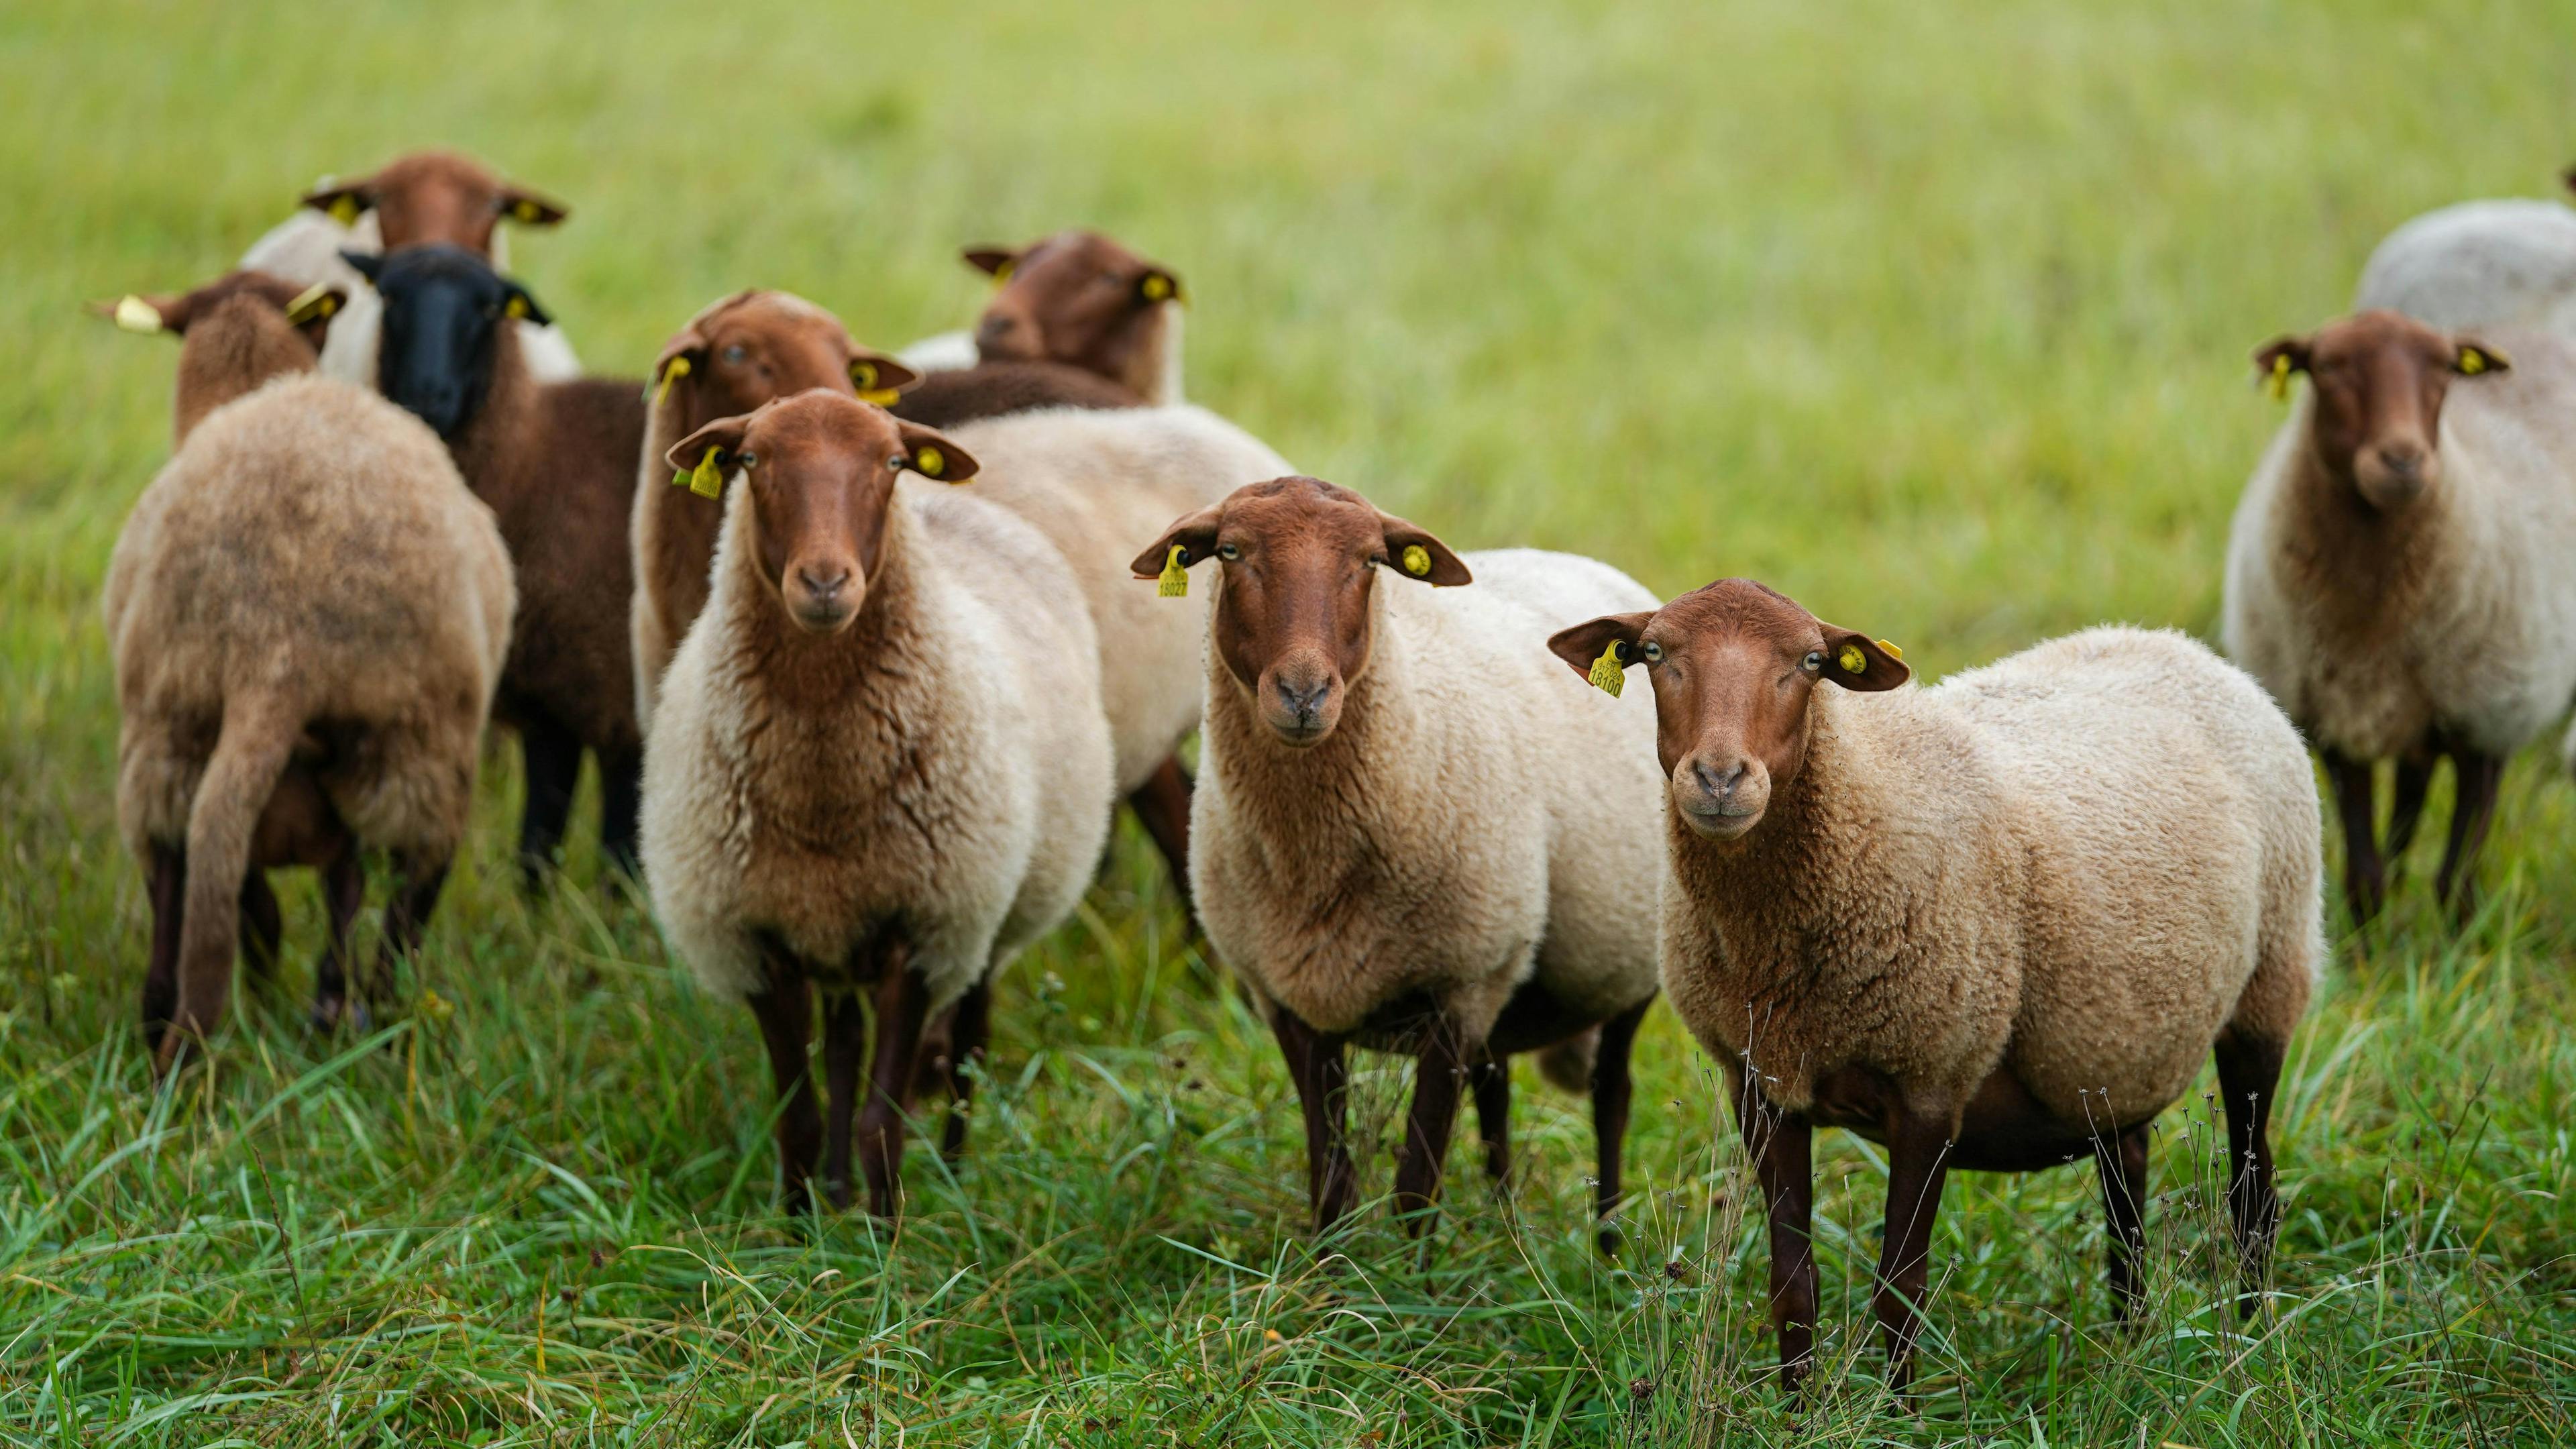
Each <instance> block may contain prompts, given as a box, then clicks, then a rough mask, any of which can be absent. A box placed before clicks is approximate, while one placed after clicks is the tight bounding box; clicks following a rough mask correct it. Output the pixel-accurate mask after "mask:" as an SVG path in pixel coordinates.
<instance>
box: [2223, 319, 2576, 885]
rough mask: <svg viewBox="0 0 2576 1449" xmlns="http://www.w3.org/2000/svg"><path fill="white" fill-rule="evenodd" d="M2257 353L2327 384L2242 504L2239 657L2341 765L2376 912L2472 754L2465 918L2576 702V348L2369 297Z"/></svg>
mask: <svg viewBox="0 0 2576 1449" xmlns="http://www.w3.org/2000/svg"><path fill="white" fill-rule="evenodd" d="M2488 336H2492V337H2493V338H2494V341H2495V343H2496V344H2499V345H2490V343H2489V342H2487V341H2485V340H2481V339H2482V338H2485V337H2488ZM2508 353H2509V355H2508ZM2255 365H2256V366H2257V368H2258V369H2260V370H2261V371H2262V372H2263V373H2264V374H2265V375H2266V376H2269V377H2273V378H2275V379H2277V380H2278V381H2279V382H2281V383H2282V384H2283V385H2284V386H2286V384H2287V382H2288V380H2289V377H2290V375H2291V374H2292V373H2305V374H2307V375H2308V376H2309V379H2310V386H2309V388H2308V389H2307V395H2306V396H2305V397H2303V398H2301V399H2300V401H2299V404H2298V407H2297V409H2296V410H2295V411H2294V412H2293V414H2292V415H2291V418H2290V420H2289V421H2288V422H2287V423H2285V424H2283V425H2282V428H2281V430H2280V432H2279V433H2278V434H2277V435H2276V436H2275V437H2274V439H2273V441H2272V446H2271V448H2270V450H2269V451H2268V452H2267V453H2266V454H2265V455H2264V458H2263V461H2262V463H2261V464H2260V465H2259V466H2258V467H2257V468H2256V469H2255V472H2254V476H2253V478H2252V479H2251V480H2250V481H2249V482H2248V483H2247V484H2246V488H2245V496H2244V499H2243V501H2242V502H2241V503H2239V504H2238V506H2237V510H2236V522H2235V526H2234V529H2233V532H2232V534H2231V535H2230V538H2229V541H2228V550H2227V595H2226V606H2225V615H2224V621H2223V634H2224V637H2225V641H2226V646H2227V652H2228V653H2229V654H2230V655H2232V656H2233V657H2234V658H2235V659H2236V661H2237V662H2238V663H2240V664H2242V665H2244V666H2245V667H2246V669H2248V670H2250V671H2251V672H2252V673H2253V675H2254V677H2255V678H2257V679H2259V680H2261V681H2262V682H2263V685H2264V687H2265V688H2266V689H2269V690H2270V691H2271V692H2272V696H2273V698H2275V699H2278V700H2279V701H2280V702H2281V707H2282V708H2283V709H2284V710H2287V711H2288V712H2289V716H2290V718H2291V720H2292V721H2293V722H2294V723H2296V724H2297V725H2298V726H2299V728H2300V729H2301V730H2302V731H2303V732H2305V733H2306V735H2307V736H2308V738H2309V740H2310V742H2311V743H2313V744H2314V745H2315V746H2316V747H2317V750H2318V752H2319V753H2320V754H2321V755H2323V756H2324V759H2325V766H2326V773H2327V775H2328V777H2329V779H2330V780H2331V781H2332V784H2333V787H2334V794H2335V807H2336V813H2337V814H2338V815H2340V816H2341V817H2342V820H2343V834H2344V844H2345V851H2344V894H2345V898H2346V901H2347V903H2348V904H2349V905H2350V907H2351V909H2352V915H2353V919H2354V920H2355V921H2356V922H2366V921H2368V920H2369V919H2370V918H2371V917H2372V916H2374V915H2376V914H2377V913H2378V911H2379V908H2380V905H2381V903H2382V901H2383V900H2384V898H2385V896H2386V892H2387V871H2388V868H2389V866H2390V865H2391V864H2393V863H2394V862H2395V861H2396V860H2398V859H2399V858H2401V857H2402V856H2403V854H2404V853H2405V850H2406V847H2407V845H2408V843H2409V842H2410V841H2411V839H2412V838H2413V835H2414V831H2415V825H2416V822H2417V819H2418V818H2419V816H2420V814H2421V812H2422V809H2423V805H2424V795H2425V790H2426V787H2427V785H2428V783H2429V781H2430V779H2431V777H2432V773H2433V767H2434V764H2435V762H2436V761H2437V760H2438V759H2439V758H2441V757H2443V756H2448V757H2449V759H2450V761H2451V764H2452V770H2453V773H2454V776H2455V777H2456V779H2457V782H2458V786H2459V788H2458V790H2457V792H2456V800H2455V803H2454V805H2453V808H2452V812H2451V828H2450V841H2449V845H2448V848H2447V849H2446V850H2445V852H2444V853H2443V858H2442V866H2441V871H2440V874H2439V876H2438V877H2437V890H2438V893H2439V895H2440V898H2441V899H2442V900H2443V902H2444V903H2445V904H2447V905H2448V906H2449V907H2450V909H2451V911H2452V913H2453V915H2454V917H2455V918H2457V919H2463V920H2464V919H2466V918H2467V917H2468V915H2469V914H2471V913H2472V912H2473V911H2474V909H2475V906H2476V900H2477V884H2476V873H2477V857H2478V852H2479V848H2480V846H2481V845H2482V843H2483V842H2484V840H2485V837H2486V833H2487V827H2488V824H2489V822H2490V821H2491V820H2492V818H2493V815H2494V810H2495V802H2496V790H2497V786H2498V784H2499V782H2500V781H2501V779H2502V777H2503V774H2504V764H2505V761H2506V759H2507V758H2508V757H2510V756H2511V755H2512V754H2513V753H2514V751H2516V750H2518V749H2520V748H2521V747H2522V746H2523V745H2524V744H2526V743H2528V742H2529V741H2530V740H2532V739H2533V738H2534V737H2535V736H2537V735H2539V734H2540V733H2541V732H2542V731H2543V730H2545V729H2546V728H2548V727H2549V725H2550V724H2551V722H2552V721H2554V720H2556V719H2558V718H2559V717H2560V716H2562V715H2564V714H2565V713H2566V712H2567V709H2568V706H2569V704H2570V703H2571V701H2576V569H2571V568H2570V567H2569V560H2570V559H2576V348H2571V347H2570V345H2569V344H2568V343H2566V342H2563V341H2560V340H2559V339H2558V338H2556V337H2554V336H2550V335H2547V334H2543V333H2537V332H2515V333H2502V334H2480V337H2479V338H2471V337H2466V336H2460V335H2455V334H2449V333H2444V332H2441V331H2437V330H2435V329H2433V328H2431V327H2428V326H2426V325H2424V324H2423V323H2421V322H2417V321H2414V320H2412V319H2409V318H2406V317H2402V316H2399V315H2398V314H2396V313H2393V312H2366V313H2363V314H2361V315H2360V316H2357V317H2352V318H2347V319H2345V320H2343V321H2339V322H2335V323H2333V324H2330V325H2329V326H2327V327H2325V328H2323V329H2321V330H2320V331H2318V332H2317V333H2316V334H2314V335H2313V336H2309V337H2284V338H2281V339H2278V340H2277V341H2274V342H2272V343H2270V344H2268V345H2266V346H2265V347H2263V348H2262V349H2260V350H2259V351H2257V352H2256V354H2255ZM2569 746H2570V748H2571V750H2576V735H2571V736H2570V739H2569ZM2383 759H2394V760H2396V762H2397V769H2396V803H2395V806H2394V808H2393V810H2392V813H2391V816H2390V819H2389V824H2388V833H2387V837H2386V845H2385V853H2384V855H2383V851H2382V847H2381V845H2380V843H2379V842H2378V841H2376V840H2374V839H2373V834H2374V831H2373V825H2374V822H2375V819H2376V813H2375V807H2376V800H2375V798H2374V797H2375V796H2376V794H2377V783H2376V779H2375V774H2376V767H2377V762H2378V761H2380V760H2383Z"/></svg>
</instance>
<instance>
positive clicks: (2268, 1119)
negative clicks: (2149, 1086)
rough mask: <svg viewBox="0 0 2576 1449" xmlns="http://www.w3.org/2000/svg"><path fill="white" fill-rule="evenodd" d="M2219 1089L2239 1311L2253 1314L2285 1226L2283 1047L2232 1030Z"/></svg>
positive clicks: (2221, 1049)
mask: <svg viewBox="0 0 2576 1449" xmlns="http://www.w3.org/2000/svg"><path fill="white" fill-rule="evenodd" d="M2212 1054H2213V1055H2215V1056H2216V1057H2217V1059H2218V1091H2219V1096H2220V1099H2221V1100H2222V1102H2223V1103H2224V1104H2225V1106H2226V1109H2227V1151H2228V1157H2229V1164H2230V1166H2229V1172H2228V1176H2227V1206H2228V1210H2229V1215H2230V1216H2231V1217H2232V1218H2233V1219H2234V1220H2235V1228H2236V1263H2237V1269H2238V1271H2239V1273H2240V1274H2241V1275H2242V1276H2243V1279H2244V1286H2243V1289H2242V1293H2241V1296H2240V1297H2239V1298H2238V1299H2237V1311H2238V1312H2239V1313H2240V1314H2242V1315H2243V1316H2244V1317H2246V1318H2252V1317H2253V1316H2254V1310H2255V1308H2256V1307H2257V1306H2258V1305H2259V1304H2260V1303H2261V1300H2262V1288H2263V1278H2264V1273H2265V1271H2266V1270H2267V1268H2268V1267H2269V1265H2270V1262H2271V1257H2272V1240H2273V1238H2274V1237H2275V1236H2276V1235H2277V1234H2278V1233H2279V1231H2280V1227H2281V1200H2280V1198H2279V1196H2278V1195H2276V1194H2275V1193H2274V1192H2273V1190H2272V1098H2273V1097H2274V1095H2275V1094H2276V1093H2277V1092H2278V1090H2279V1088H2280V1084H2281V1060H2282V1056H2283V1052H2282V1049H2281V1044H2280V1043H2279V1042H2276V1041H2267V1040H2262V1039H2258V1038H2253V1037H2248V1036H2246V1035H2244V1034H2243V1033H2241V1032H2239V1031H2237V1030H2236V1029H2235V1028H2233V1027H2230V1028H2229V1029H2228V1030H2226V1031H2225V1032H2222V1033H2221V1034H2220V1035H2219V1038H2218V1041H2217V1042H2216V1043H2215V1045H2214V1046H2213V1048H2212Z"/></svg>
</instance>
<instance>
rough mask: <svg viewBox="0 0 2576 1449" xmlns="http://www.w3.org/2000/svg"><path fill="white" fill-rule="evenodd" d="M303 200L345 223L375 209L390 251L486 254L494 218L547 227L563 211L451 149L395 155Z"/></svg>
mask: <svg viewBox="0 0 2576 1449" xmlns="http://www.w3.org/2000/svg"><path fill="white" fill-rule="evenodd" d="M304 204H305V205H306V206H309V207H312V208H314V209H315V210H317V211H326V212H329V213H331V215H333V216H334V217H337V218H339V219H340V220H342V221H354V220H356V219H357V215H358V213H359V212H361V211H373V212H374V213H375V214H376V224H377V226H378V227H379V228H381V229H382V231H383V233H384V245H385V250H387V251H392V250H393V249H395V248H396V247H407V246H417V245H419V244H421V243H424V242H446V243H448V244H449V245H451V246H460V247H463V248H465V249H466V250H467V251H471V252H480V253H482V254H483V255H485V256H489V255H491V253H492V226H493V223H495V222H497V221H499V220H500V219H501V218H503V217H505V216H506V217H508V218H510V219H511V220H512V221H517V222H523V223H526V224H528V225H530V226H552V225H554V224H555V223H556V222H559V221H561V220H563V219H564V217H565V216H566V215H567V213H566V212H565V210H564V208H563V206H562V205H561V204H560V203H557V202H554V201H550V200H548V199H547V198H545V197H543V196H540V195H538V194H537V193H535V192H533V191H529V190H527V189H525V188H523V187H518V186H513V185H511V184H509V183H508V182H506V181H503V180H502V179H501V178H500V177H498V176H495V175H493V174H492V173H491V172H489V171H487V170H485V169H484V168H483V167H482V166H481V165H480V164H478V163H477V162H475V161H473V160H471V159H470V158H467V157H464V156H459V155H457V154H456V153H455V152H453V151H415V152H413V153H412V154H411V155H408V156H401V157H397V158H395V159H394V160H393V161H392V162H390V163H388V164H387V165H386V166H385V168H384V169H383V170H381V171H378V172H377V173H375V174H374V175H372V176H361V177H358V178H356V179H354V180H350V181H333V182H331V183H329V184H327V185H323V186H319V187H316V188H314V189H313V190H311V191H308V192H306V193H305V194H304Z"/></svg>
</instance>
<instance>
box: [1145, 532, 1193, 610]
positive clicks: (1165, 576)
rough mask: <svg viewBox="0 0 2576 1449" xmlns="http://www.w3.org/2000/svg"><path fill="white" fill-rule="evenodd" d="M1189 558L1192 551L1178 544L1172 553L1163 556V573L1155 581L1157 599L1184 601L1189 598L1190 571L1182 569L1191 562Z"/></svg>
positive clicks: (1173, 546)
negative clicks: (1183, 599)
mask: <svg viewBox="0 0 2576 1449" xmlns="http://www.w3.org/2000/svg"><path fill="white" fill-rule="evenodd" d="M1189 556H1190V551H1189V550H1188V549H1187V548H1185V547H1183V546H1182V545H1180V544H1177V543H1176V544H1173V545H1172V551H1171V552H1170V553H1167V554H1165V555H1163V571H1162V573H1160V574H1159V575H1156V576H1155V579H1154V595H1155V597H1156V598H1163V599H1182V598H1187V597H1189V592H1190V571H1189V570H1188V569H1186V568H1183V567H1182V565H1183V564H1184V563H1187V562H1188V561H1189Z"/></svg>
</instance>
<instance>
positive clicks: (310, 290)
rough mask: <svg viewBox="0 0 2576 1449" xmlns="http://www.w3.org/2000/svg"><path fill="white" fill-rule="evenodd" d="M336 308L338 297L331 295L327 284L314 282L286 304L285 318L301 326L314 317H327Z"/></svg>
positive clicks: (337, 308)
mask: <svg viewBox="0 0 2576 1449" xmlns="http://www.w3.org/2000/svg"><path fill="white" fill-rule="evenodd" d="M338 310H340V299H339V298H337V297H334V296H332V295H331V288H330V286H329V284H327V283H323V282H315V283H314V284H313V285H312V286H310V287H307V288H305V289H304V290H303V291H301V292H299V293H297V294H296V297H295V300H294V301H292V302H289V303H287V304H286V320H287V321H289V322H292V323H294V324H295V325H296V326H298V327H301V326H303V325H304V324H305V323H307V322H310V321H312V320H313V319H314V318H316V317H328V316H330V315H331V314H332V313H334V312H336V311H338Z"/></svg>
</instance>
